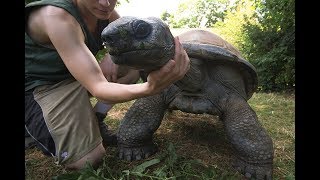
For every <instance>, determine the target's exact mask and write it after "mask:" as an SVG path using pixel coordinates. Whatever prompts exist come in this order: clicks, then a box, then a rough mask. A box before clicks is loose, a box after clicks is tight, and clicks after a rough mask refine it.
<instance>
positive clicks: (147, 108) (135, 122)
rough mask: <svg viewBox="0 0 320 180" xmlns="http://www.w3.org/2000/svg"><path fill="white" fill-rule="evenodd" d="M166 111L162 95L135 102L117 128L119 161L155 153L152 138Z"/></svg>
mask: <svg viewBox="0 0 320 180" xmlns="http://www.w3.org/2000/svg"><path fill="white" fill-rule="evenodd" d="M166 109H167V105H165V102H164V98H163V94H162V93H161V94H157V95H154V96H149V97H145V98H141V99H137V100H136V101H135V103H134V104H133V105H132V106H131V107H130V109H129V110H128V112H127V113H126V115H125V117H124V118H123V120H122V121H121V124H120V126H119V131H118V150H119V158H120V159H124V160H127V161H133V160H140V159H144V158H147V157H148V156H150V155H152V154H154V153H155V152H156V151H157V146H156V145H155V144H154V143H153V140H152V137H153V134H154V132H155V131H156V130H157V129H158V128H159V126H160V124H161V121H162V118H163V116H164V113H165V110H166Z"/></svg>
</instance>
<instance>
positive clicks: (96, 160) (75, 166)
mask: <svg viewBox="0 0 320 180" xmlns="http://www.w3.org/2000/svg"><path fill="white" fill-rule="evenodd" d="M105 154H106V150H105V149H104V147H103V145H102V143H101V144H99V145H98V146H97V147H96V148H95V149H93V150H92V151H90V152H89V153H88V154H87V155H85V156H84V157H82V158H81V159H79V160H78V161H76V162H73V163H71V164H66V165H65V167H66V168H67V169H70V170H79V169H82V168H84V167H85V165H86V163H87V162H89V163H90V164H91V165H92V166H93V167H94V168H97V167H98V166H99V164H100V163H101V162H102V159H103V156H104V155H105Z"/></svg>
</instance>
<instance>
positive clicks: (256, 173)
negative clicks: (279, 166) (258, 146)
mask: <svg viewBox="0 0 320 180" xmlns="http://www.w3.org/2000/svg"><path fill="white" fill-rule="evenodd" d="M233 167H234V168H235V169H236V170H237V171H238V172H240V173H241V174H243V175H244V176H245V177H246V178H247V179H256V180H272V163H268V164H258V163H256V164H250V163H248V162H245V161H243V160H240V159H237V160H236V161H235V162H234V163H233Z"/></svg>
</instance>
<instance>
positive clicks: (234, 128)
mask: <svg viewBox="0 0 320 180" xmlns="http://www.w3.org/2000/svg"><path fill="white" fill-rule="evenodd" d="M223 107H225V108H224V110H223V115H222V121H223V122H224V126H225V129H226V132H227V134H228V137H229V139H230V141H231V144H232V146H233V148H234V149H235V151H236V156H237V160H236V163H235V164H234V165H235V166H236V167H235V168H236V169H237V170H238V171H240V172H241V173H242V174H244V175H245V176H246V177H248V178H255V179H259V180H260V179H272V168H273V167H272V164H273V143H272V139H271V138H270V137H269V135H268V134H267V132H266V130H265V129H264V128H263V127H262V126H261V125H260V124H259V122H258V118H257V115H256V113H255V112H254V111H253V109H252V108H251V107H250V106H249V104H248V103H247V101H246V100H245V99H243V98H241V97H239V96H236V95H231V96H229V98H228V100H226V102H225V106H223Z"/></svg>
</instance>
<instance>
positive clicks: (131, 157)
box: [118, 143, 158, 161]
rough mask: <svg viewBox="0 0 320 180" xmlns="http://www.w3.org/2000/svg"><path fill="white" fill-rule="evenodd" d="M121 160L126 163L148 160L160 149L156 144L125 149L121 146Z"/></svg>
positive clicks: (119, 154) (119, 152)
mask: <svg viewBox="0 0 320 180" xmlns="http://www.w3.org/2000/svg"><path fill="white" fill-rule="evenodd" d="M118 150H119V151H118V157H119V159H122V160H126V161H135V160H141V159H146V158H148V157H150V156H151V155H153V154H155V153H156V152H157V151H158V147H157V146H156V145H155V144H153V143H152V144H148V145H143V146H139V147H125V146H121V145H119V149H118Z"/></svg>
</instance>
